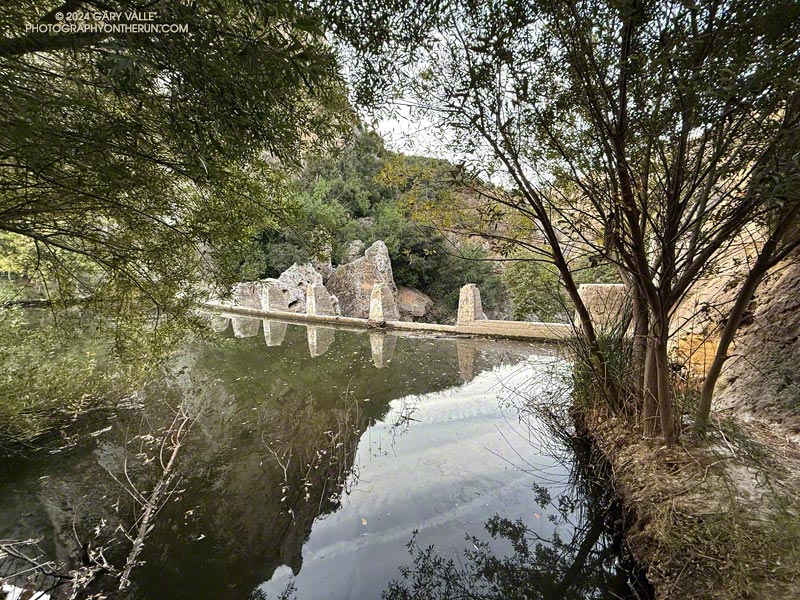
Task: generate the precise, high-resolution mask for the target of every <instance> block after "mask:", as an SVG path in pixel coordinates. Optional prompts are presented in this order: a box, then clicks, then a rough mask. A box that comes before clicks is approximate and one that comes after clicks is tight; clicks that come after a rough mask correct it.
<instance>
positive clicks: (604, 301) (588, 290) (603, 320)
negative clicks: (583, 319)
mask: <svg viewBox="0 0 800 600" xmlns="http://www.w3.org/2000/svg"><path fill="white" fill-rule="evenodd" d="M578 295H579V296H580V297H581V300H583V303H584V304H585V305H586V309H587V310H588V311H589V315H590V316H591V317H592V321H593V322H594V323H595V325H598V326H599V327H600V328H603V327H606V326H611V327H613V326H614V325H616V324H617V323H619V319H620V317H621V316H622V311H623V310H625V304H626V296H625V286H624V285H622V284H621V283H584V284H581V285H580V286H579V287H578ZM575 320H576V321H578V317H577V315H576V317H575Z"/></svg>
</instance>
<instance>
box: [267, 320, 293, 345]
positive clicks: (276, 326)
mask: <svg viewBox="0 0 800 600" xmlns="http://www.w3.org/2000/svg"><path fill="white" fill-rule="evenodd" d="M261 323H262V326H263V328H264V341H265V342H266V343H267V346H280V345H281V344H282V343H283V339H284V338H285V337H286V329H287V327H288V325H287V324H286V323H281V322H280V321H270V320H269V319H263V320H262V321H261Z"/></svg>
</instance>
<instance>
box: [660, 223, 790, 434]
mask: <svg viewBox="0 0 800 600" xmlns="http://www.w3.org/2000/svg"><path fill="white" fill-rule="evenodd" d="M754 239H758V232H757V231H748V232H746V236H742V238H741V241H740V242H739V243H738V244H735V245H734V246H733V247H732V248H731V249H730V250H729V251H728V252H727V253H726V254H725V256H724V257H723V258H722V259H721V260H720V261H719V262H718V263H717V264H716V265H715V266H714V268H713V269H712V270H711V271H710V273H709V274H708V276H706V277H705V278H703V279H702V280H700V281H699V282H698V284H697V285H696V286H695V288H694V290H693V291H692V292H691V294H690V295H689V297H688V298H687V299H686V301H685V302H684V303H683V304H682V305H681V306H680V307H679V309H678V310H677V311H676V314H675V318H674V320H673V327H674V330H673V340H674V341H673V344H674V352H675V355H676V357H677V358H678V359H679V360H680V361H682V362H684V363H685V364H686V365H687V367H688V371H689V372H690V373H692V374H694V375H695V376H697V377H700V378H702V377H703V376H704V374H705V371H706V369H707V368H708V366H709V365H710V363H711V361H712V360H713V358H714V352H715V351H716V346H717V344H716V341H717V337H718V334H719V331H720V329H721V327H722V325H723V323H724V322H725V318H726V317H727V315H728V313H729V311H730V308H731V306H732V305H733V302H734V301H735V299H736V294H737V293H738V291H739V288H740V286H741V282H742V280H743V279H744V277H745V275H746V273H747V264H748V263H749V262H751V261H752V260H753V258H754V255H755V252H756V248H757V243H754V242H753V240H754ZM799 340H800V253H795V254H794V255H792V256H790V257H789V258H787V259H786V260H784V261H783V262H782V263H780V264H779V265H778V266H777V267H775V268H774V269H773V270H772V271H770V272H769V273H768V274H767V276H766V277H765V279H764V280H763V281H762V283H761V285H760V286H759V287H758V289H757V290H756V294H755V296H754V298H753V300H752V302H751V303H750V306H749V309H748V312H747V313H746V314H745V317H744V319H743V321H742V324H741V326H740V327H739V330H738V332H737V335H736V338H735V341H734V344H733V346H732V348H731V349H730V351H729V356H730V358H729V359H728V361H727V362H726V363H725V366H724V368H723V372H722V375H721V376H720V379H719V381H718V382H717V387H716V390H715V397H714V408H715V409H734V410H744V411H751V412H753V413H755V414H757V415H759V416H762V417H765V418H767V419H769V420H771V421H773V422H777V423H780V424H782V425H784V426H785V427H786V428H787V429H789V430H790V431H792V432H794V433H800V376H798V373H800V342H799Z"/></svg>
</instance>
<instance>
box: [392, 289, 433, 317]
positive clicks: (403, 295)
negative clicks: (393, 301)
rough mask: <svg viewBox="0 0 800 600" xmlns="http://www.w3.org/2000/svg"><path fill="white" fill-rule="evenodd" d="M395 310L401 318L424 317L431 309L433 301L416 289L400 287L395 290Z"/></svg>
mask: <svg viewBox="0 0 800 600" xmlns="http://www.w3.org/2000/svg"><path fill="white" fill-rule="evenodd" d="M397 308H399V309H400V316H401V317H402V316H406V315H408V316H410V317H424V316H425V315H426V314H428V311H429V310H430V309H431V308H433V300H431V298H430V296H428V295H426V294H423V293H422V292H420V291H419V290H417V289H414V288H410V287H404V286H400V287H398V288H397Z"/></svg>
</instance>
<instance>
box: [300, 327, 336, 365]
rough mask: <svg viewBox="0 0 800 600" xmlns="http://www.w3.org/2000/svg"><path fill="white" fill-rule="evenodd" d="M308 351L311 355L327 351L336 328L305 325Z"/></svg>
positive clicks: (315, 355) (318, 354)
mask: <svg viewBox="0 0 800 600" xmlns="http://www.w3.org/2000/svg"><path fill="white" fill-rule="evenodd" d="M306 334H307V336H308V351H309V353H310V354H311V356H312V357H314V358H316V357H317V356H322V355H323V354H325V352H327V351H328V348H330V345H331V344H332V343H333V338H334V337H335V336H336V330H335V329H333V328H332V327H311V326H309V327H307V328H306Z"/></svg>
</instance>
